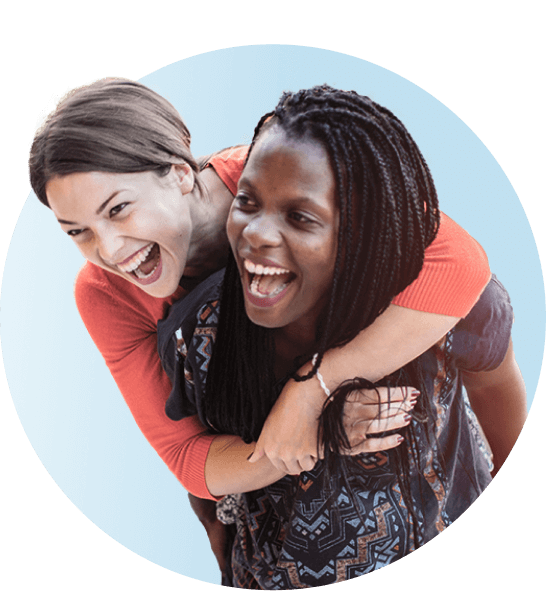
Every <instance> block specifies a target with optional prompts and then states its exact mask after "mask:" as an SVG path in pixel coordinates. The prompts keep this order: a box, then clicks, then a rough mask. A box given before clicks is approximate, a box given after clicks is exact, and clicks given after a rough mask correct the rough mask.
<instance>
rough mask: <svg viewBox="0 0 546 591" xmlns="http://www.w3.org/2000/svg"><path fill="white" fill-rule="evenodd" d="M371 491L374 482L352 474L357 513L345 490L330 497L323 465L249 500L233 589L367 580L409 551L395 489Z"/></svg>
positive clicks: (245, 500)
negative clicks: (364, 576) (375, 571)
mask: <svg viewBox="0 0 546 591" xmlns="http://www.w3.org/2000/svg"><path fill="white" fill-rule="evenodd" d="M368 487H369V479H360V481H359V477H358V476H352V477H351V488H352V490H353V492H354V494H355V497H354V500H356V503H357V504H358V508H355V505H354V503H353V497H352V496H351V495H350V494H349V493H348V491H347V488H346V487H345V486H344V485H343V486H340V488H339V491H338V492H337V493H336V495H335V496H333V495H332V494H331V493H330V494H328V493H326V492H325V487H324V486H323V466H322V463H320V462H319V464H317V467H315V469H313V470H312V471H310V472H305V473H302V475H300V476H299V477H292V476H287V477H285V478H283V479H282V480H280V481H279V482H277V483H275V484H274V485H271V486H269V487H267V489H265V490H262V491H256V492H254V493H247V494H246V495H243V510H242V513H241V515H240V517H239V519H238V520H237V524H238V533H239V535H238V536H237V538H236V542H235V546H234V549H233V561H232V568H233V573H234V586H236V587H241V588H244V587H247V588H262V589H294V588H306V587H316V586H318V585H325V584H330V583H335V582H340V581H344V580H347V579H352V578H354V577H358V576H361V575H363V574H366V573H368V572H371V571H374V570H377V569H378V568H381V567H383V566H385V565H387V564H391V563H392V562H394V561H395V560H398V559H399V558H401V557H402V556H404V555H405V554H407V550H406V546H405V543H406V538H407V536H406V532H407V528H408V523H407V521H408V520H407V513H406V512H405V511H401V510H400V506H401V504H400V494H399V493H398V492H397V489H396V487H394V486H390V487H387V488H383V489H380V490H376V491H371V490H369V488H368Z"/></svg>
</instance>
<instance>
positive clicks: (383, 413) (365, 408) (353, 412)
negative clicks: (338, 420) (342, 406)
mask: <svg viewBox="0 0 546 591" xmlns="http://www.w3.org/2000/svg"><path fill="white" fill-rule="evenodd" d="M416 404H417V400H416V399H414V400H411V401H409V400H408V401H406V402H399V403H396V404H394V405H389V404H382V405H379V406H372V405H353V407H352V408H348V409H346V410H345V413H344V416H343V426H344V427H345V430H346V431H349V430H350V429H351V428H352V427H354V426H358V425H359V424H360V423H362V422H370V421H374V420H378V419H391V418H394V417H397V416H403V415H405V414H407V413H409V412H411V411H412V410H413V409H414V407H415V405H416Z"/></svg>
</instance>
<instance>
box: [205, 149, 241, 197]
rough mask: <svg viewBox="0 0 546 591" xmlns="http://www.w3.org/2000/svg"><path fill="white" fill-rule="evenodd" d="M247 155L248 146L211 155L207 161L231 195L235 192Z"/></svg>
mask: <svg viewBox="0 0 546 591" xmlns="http://www.w3.org/2000/svg"><path fill="white" fill-rule="evenodd" d="M247 154H248V146H235V147H233V148H226V149H225V150H222V151H221V152H217V153H216V154H213V155H212V156H211V157H210V158H209V159H208V161H207V165H208V166H212V168H214V170H215V171H216V173H217V174H218V176H219V177H220V178H221V179H222V181H223V182H224V184H225V185H226V186H227V188H228V189H229V190H230V191H231V193H232V194H233V195H235V193H236V192H237V183H238V182H239V178H240V176H241V174H242V172H243V168H244V165H245V161H246V156H247Z"/></svg>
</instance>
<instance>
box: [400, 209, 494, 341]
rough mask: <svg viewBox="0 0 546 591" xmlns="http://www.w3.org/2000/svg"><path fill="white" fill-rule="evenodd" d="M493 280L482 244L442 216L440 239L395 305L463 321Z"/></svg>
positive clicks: (427, 253)
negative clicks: (415, 277) (417, 274)
mask: <svg viewBox="0 0 546 591" xmlns="http://www.w3.org/2000/svg"><path fill="white" fill-rule="evenodd" d="M490 277H491V271H490V269H489V263H488V261H487V256H486V254H485V251H484V250H483V248H482V247H481V246H480V244H479V243H478V242H476V240H474V238H472V236H470V234H468V233H467V232H465V230H463V229H462V228H461V227H460V226H459V225H457V224H456V223H455V222H454V221H453V220H451V219H450V218H449V217H448V216H446V215H445V214H442V215H441V219H440V227H439V230H438V235H437V236H436V238H435V240H434V241H433V242H432V244H431V245H430V246H429V247H428V248H427V249H426V250H425V260H424V263H423V268H422V270H421V272H420V273H419V276H418V277H417V279H416V280H415V281H414V282H413V283H412V284H411V285H409V286H408V287H407V288H406V289H405V290H404V291H403V292H401V293H400V294H399V295H398V296H396V297H395V298H394V300H393V303H394V304H396V305H399V306H404V307H406V308H412V309H415V310H420V311H423V312H431V313H436V314H443V315H447V316H454V317H459V318H463V317H465V316H466V315H467V314H468V313H469V311H470V310H471V308H472V307H473V306H474V304H475V303H476V302H477V300H478V298H479V297H480V294H481V293H482V291H483V290H484V288H485V286H486V285H487V283H488V281H489V279H490ZM431 345H432V343H431Z"/></svg>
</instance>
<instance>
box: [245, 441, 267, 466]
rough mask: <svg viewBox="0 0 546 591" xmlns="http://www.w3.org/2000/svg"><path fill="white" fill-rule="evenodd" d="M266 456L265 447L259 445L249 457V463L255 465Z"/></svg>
mask: <svg viewBox="0 0 546 591" xmlns="http://www.w3.org/2000/svg"><path fill="white" fill-rule="evenodd" d="M264 455H265V452H264V450H263V447H261V446H260V445H259V443H257V444H256V447H255V448H254V451H253V452H252V453H251V454H250V455H249V456H248V458H247V461H248V462H249V463H251V464H255V463H256V462H257V461H258V460H261V459H262V458H263V457H264Z"/></svg>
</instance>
